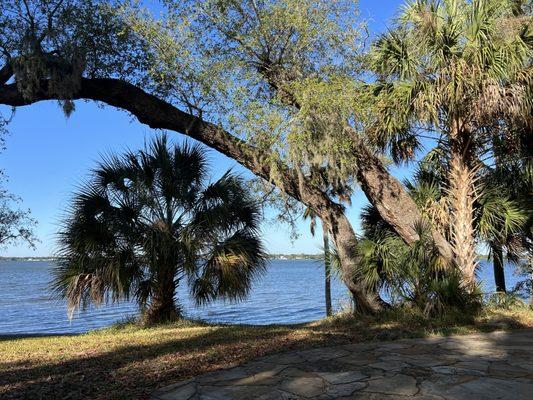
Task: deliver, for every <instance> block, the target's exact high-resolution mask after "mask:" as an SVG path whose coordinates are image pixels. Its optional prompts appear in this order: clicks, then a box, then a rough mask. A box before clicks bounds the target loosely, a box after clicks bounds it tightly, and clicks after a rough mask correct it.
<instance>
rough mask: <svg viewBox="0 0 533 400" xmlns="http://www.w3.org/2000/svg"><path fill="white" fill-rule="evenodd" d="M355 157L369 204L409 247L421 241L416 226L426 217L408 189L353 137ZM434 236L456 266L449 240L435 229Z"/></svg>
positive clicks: (448, 263) (447, 257)
mask: <svg viewBox="0 0 533 400" xmlns="http://www.w3.org/2000/svg"><path fill="white" fill-rule="evenodd" d="M352 138H353V140H354V141H355V142H356V144H355V145H354V153H355V154H354V156H355V158H356V160H357V180H358V182H359V184H360V185H361V189H362V190H363V192H364V193H365V195H366V197H367V199H368V201H370V203H372V205H373V206H374V207H376V209H377V210H378V212H379V214H380V215H381V217H382V218H383V219H384V220H385V221H386V222H387V223H388V224H389V225H391V226H392V227H393V228H394V230H395V231H396V233H397V234H398V235H399V236H400V237H401V238H402V239H403V240H404V241H405V242H406V243H407V244H412V243H413V242H415V241H417V240H419V239H420V238H419V236H418V233H417V232H416V224H417V223H418V222H421V221H423V219H424V217H423V215H422V213H421V212H420V210H419V209H418V207H417V205H416V204H415V202H414V201H413V199H412V198H411V196H409V193H407V191H406V190H405V187H404V186H403V185H402V184H401V183H400V182H399V181H398V180H397V179H396V178H395V177H394V176H392V175H391V174H390V173H389V171H387V169H386V168H385V166H384V165H383V163H382V162H381V160H380V159H379V158H378V157H377V156H376V155H374V154H373V153H372V152H371V151H370V150H369V149H368V148H367V147H366V146H365V144H364V143H361V142H362V141H361V139H360V138H358V137H357V136H356V134H352ZM431 236H432V238H433V241H434V242H435V245H436V246H437V248H438V249H439V253H440V255H441V257H442V258H443V260H444V261H445V262H446V264H447V265H452V264H453V250H452V247H451V246H450V243H449V242H448V241H447V240H446V238H445V237H444V236H443V235H442V234H441V233H440V232H438V231H437V230H436V229H432V230H431Z"/></svg>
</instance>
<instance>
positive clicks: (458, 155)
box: [449, 130, 477, 287]
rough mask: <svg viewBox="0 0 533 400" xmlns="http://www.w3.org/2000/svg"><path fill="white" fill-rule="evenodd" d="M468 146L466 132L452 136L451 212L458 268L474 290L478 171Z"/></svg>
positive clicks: (452, 233) (466, 283) (464, 280)
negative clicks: (473, 163)
mask: <svg viewBox="0 0 533 400" xmlns="http://www.w3.org/2000/svg"><path fill="white" fill-rule="evenodd" d="M455 132H458V130H455ZM468 143H469V140H468V136H467V133H462V134H457V133H453V134H452V145H451V160H450V178H449V185H450V187H449V198H450V206H451V209H452V214H451V223H450V229H451V239H452V247H453V251H454V260H455V265H456V266H457V267H458V268H459V270H460V271H461V274H462V276H463V284H464V285H465V286H468V287H472V286H473V285H475V283H476V278H475V270H476V267H477V256H476V243H475V236H474V193H475V187H474V184H475V176H476V171H475V169H474V168H472V167H471V162H469V160H470V149H469V144H468Z"/></svg>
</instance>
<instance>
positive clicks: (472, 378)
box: [152, 330, 533, 400]
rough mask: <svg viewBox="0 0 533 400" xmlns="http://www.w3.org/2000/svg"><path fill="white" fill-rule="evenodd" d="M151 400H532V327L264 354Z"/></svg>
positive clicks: (169, 389)
mask: <svg viewBox="0 0 533 400" xmlns="http://www.w3.org/2000/svg"><path fill="white" fill-rule="evenodd" d="M152 399H153V400H193V399H194V400H221V399H228V400H229V399H236V400H237V399H238V400H245V399H246V400H248V399H262V400H273V399H316V400H319V399H320V400H321V399H361V400H378V399H398V400H401V399H413V400H414V399H416V400H432V399H435V400H438V399H467V400H477V399H480V400H481V399H484V400H485V399H506V400H507V399H508V400H521V399H524V400H526V399H527V400H531V399H533V330H523V331H514V332H493V333H488V334H475V335H465V336H450V337H443V338H425V339H410V340H401V341H396V342H373V343H359V344H351V345H343V346H335V347H325V348H319V349H311V350H300V351H293V352H289V353H283V354H276V355H272V356H268V357H262V358H259V359H256V360H254V361H251V362H248V363H246V364H243V365H241V366H238V367H234V368H231V369H225V370H219V371H214V372H210V373H207V374H204V375H200V376H197V377H195V378H193V379H189V380H187V381H182V382H178V383H176V384H174V385H171V386H168V387H166V388H163V389H161V390H159V391H158V392H156V393H155V394H154V395H153V397H152Z"/></svg>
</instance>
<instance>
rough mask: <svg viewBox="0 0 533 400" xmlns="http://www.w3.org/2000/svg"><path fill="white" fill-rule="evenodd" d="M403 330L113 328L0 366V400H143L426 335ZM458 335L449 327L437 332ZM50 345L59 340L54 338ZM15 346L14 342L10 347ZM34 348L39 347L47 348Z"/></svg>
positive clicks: (337, 326) (395, 326) (338, 325)
mask: <svg viewBox="0 0 533 400" xmlns="http://www.w3.org/2000/svg"><path fill="white" fill-rule="evenodd" d="M352 321H353V318H352ZM515 322H516V324H515V325H513V328H516V327H519V325H520V324H519V323H518V322H517V321H515ZM406 325H407V326H406ZM408 325H409V323H408V322H407V323H406V322H405V321H404V322H403V323H402V322H399V321H396V322H394V323H391V324H390V325H389V326H382V325H376V326H372V325H371V324H369V323H368V322H365V321H357V322H353V323H351V322H350V320H349V319H347V320H345V321H340V322H339V321H337V322H335V321H332V322H328V321H327V320H326V321H325V322H323V323H319V324H314V325H313V324H308V325H297V326H267V327H251V326H238V325H228V326H206V325H201V326H200V329H201V331H200V332H196V333H193V334H190V336H189V337H184V334H183V332H184V331H183V330H181V329H180V328H177V329H175V330H173V329H171V328H169V329H168V330H167V329H165V328H163V329H162V331H161V338H160V339H157V341H156V342H155V343H148V344H141V343H133V344H132V343H127V342H126V341H128V340H133V341H135V340H137V339H136V338H135V332H128V330H127V328H123V329H120V328H116V329H115V330H110V331H106V332H103V333H97V334H89V335H83V336H79V337H75V338H73V339H72V342H69V340H70V339H71V338H66V339H65V347H68V346H72V345H75V344H76V341H78V343H85V342H84V341H85V340H87V341H90V342H91V343H94V344H93V345H91V346H90V348H89V350H88V351H87V346H86V345H85V346H84V347H83V349H85V350H86V351H85V352H84V351H81V350H82V349H80V353H79V354H76V352H75V350H76V349H70V348H67V349H66V352H65V353H66V354H65V356H64V359H61V357H57V355H55V354H52V355H53V356H54V359H52V360H51V359H43V360H33V359H31V357H27V359H21V360H17V361H14V362H1V361H0V397H1V398H2V399H3V398H6V399H9V398H20V399H32V400H33V399H124V398H128V399H129V398H132V399H135V398H140V399H145V398H148V396H149V394H150V393H151V392H152V391H153V390H155V389H156V388H158V387H161V386H165V385H168V384H171V383H174V382H175V381H178V380H182V379H185V378H188V377H191V376H195V375H198V374H201V373H204V372H209V371H212V370H215V369H219V368H222V367H226V366H229V365H234V364H236V363H242V362H245V361H248V360H250V359H253V358H256V357H260V356H264V355H268V354H273V353H278V352H282V351H289V350H294V349H304V348H310V347H321V346H326V345H338V344H348V343H355V342H360V341H363V340H375V339H378V340H388V339H398V338H405V337H419V336H424V335H425V334H427V330H424V328H420V329H412V328H409V327H408ZM184 329H185V328H184ZM493 329H494V328H492V330H493ZM487 330H491V328H488V329H487ZM457 331H458V330H453V329H451V330H450V331H449V332H444V333H456V332H457ZM146 332H150V330H146ZM156 332H159V331H156ZM114 333H116V337H117V338H120V340H123V341H125V343H123V344H122V343H121V345H120V346H119V347H115V348H113V349H112V350H109V351H106V350H105V342H106V340H107V341H109V340H110V338H111V339H112V340H117V339H116V338H115V339H113V336H114ZM130 333H131V337H130V336H129V334H130ZM122 334H123V335H122ZM51 339H52V340H54V341H58V340H59V341H61V340H63V338H62V337H58V336H55V335H54V336H52V337H51ZM4 340H7V339H4ZM17 342H18V340H14V341H13V345H14V346H15V345H16V344H17ZM40 346H46V342H43V343H42V344H40ZM50 351H56V350H55V349H52V350H50ZM89 352H90V353H89Z"/></svg>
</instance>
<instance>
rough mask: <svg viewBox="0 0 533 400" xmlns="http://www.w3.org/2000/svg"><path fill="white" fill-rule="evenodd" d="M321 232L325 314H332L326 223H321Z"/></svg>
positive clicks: (329, 255) (329, 256) (329, 259)
mask: <svg viewBox="0 0 533 400" xmlns="http://www.w3.org/2000/svg"><path fill="white" fill-rule="evenodd" d="M322 234H323V239H324V272H325V277H324V293H325V296H326V316H328V317H329V316H330V315H331V314H332V311H331V254H330V251H329V233H328V229H327V227H326V225H325V224H324V223H322Z"/></svg>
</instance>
